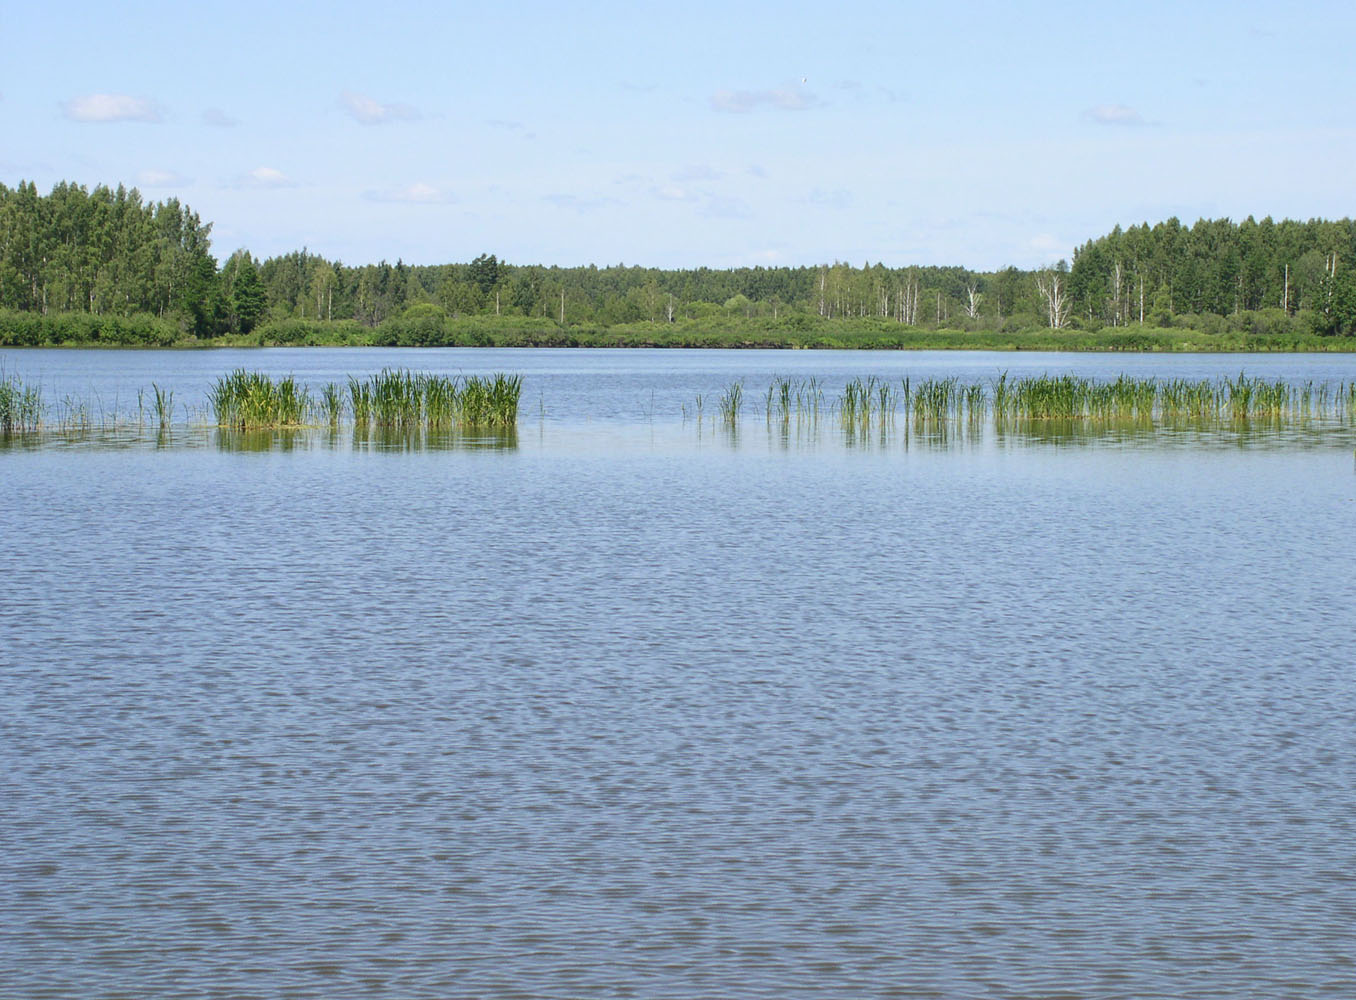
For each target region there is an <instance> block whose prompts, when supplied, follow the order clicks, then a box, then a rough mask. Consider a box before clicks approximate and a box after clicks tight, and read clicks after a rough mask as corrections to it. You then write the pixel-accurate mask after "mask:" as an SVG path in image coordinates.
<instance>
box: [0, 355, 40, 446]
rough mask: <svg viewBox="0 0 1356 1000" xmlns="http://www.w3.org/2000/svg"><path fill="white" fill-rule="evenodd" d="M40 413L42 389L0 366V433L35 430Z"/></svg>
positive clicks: (37, 426)
mask: <svg viewBox="0 0 1356 1000" xmlns="http://www.w3.org/2000/svg"><path fill="white" fill-rule="evenodd" d="M42 414H43V403H42V390H41V389H40V388H39V387H38V386H36V385H28V384H27V383H25V382H24V381H23V380H22V379H21V378H19V377H18V376H17V375H7V374H6V373H5V371H4V369H3V368H0V434H14V433H23V432H25V431H36V430H37V429H38V428H39V426H40V425H41V424H42Z"/></svg>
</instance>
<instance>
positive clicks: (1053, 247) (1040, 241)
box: [1028, 233, 1068, 258]
mask: <svg viewBox="0 0 1356 1000" xmlns="http://www.w3.org/2000/svg"><path fill="white" fill-rule="evenodd" d="M1028 246H1029V247H1030V248H1031V249H1032V250H1034V251H1035V252H1036V253H1038V254H1040V255H1041V256H1043V257H1051V258H1052V257H1053V255H1054V254H1064V253H1067V252H1068V243H1067V241H1065V240H1061V239H1059V238H1058V237H1056V236H1052V235H1051V234H1050V233H1038V234H1037V235H1035V236H1033V237H1031V239H1030V241H1029V242H1028Z"/></svg>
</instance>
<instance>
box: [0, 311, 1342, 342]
mask: <svg viewBox="0 0 1356 1000" xmlns="http://www.w3.org/2000/svg"><path fill="white" fill-rule="evenodd" d="M23 347H83V348H139V347H142V348H144V347H160V348H164V347H174V348H210V347H547V348H550V347H555V348H562V347H581V348H597V347H632V348H637V347H639V348H645V347H650V348H655V347H658V348H726V349H731V348H735V349H738V348H764V349H767V348H772V349H785V350H903V351H909V350H914V351H924V350H926V351H936V350H947V351H950V350H962V351H963V350H976V351H1139V352H1271V351H1289V352H1356V337H1344V336H1321V335H1318V334H1313V333H1300V332H1296V331H1287V332H1255V331H1249V330H1245V329H1222V330H1219V331H1210V330H1198V329H1190V328H1181V327H1154V326H1149V325H1140V324H1131V325H1129V326H1121V327H1103V328H1101V329H1099V330H1052V329H1048V328H1041V327H1035V328H1030V329H1017V330H1007V329H1004V330H948V329H928V328H922V327H912V326H906V325H902V324H899V323H896V322H893V321H889V320H880V319H876V318H866V319H861V320H843V319H837V320H832V321H828V320H818V319H817V318H812V317H805V316H794V317H791V318H789V319H787V320H781V321H774V320H766V319H753V320H748V321H735V322H723V323H722V322H692V321H688V322H677V323H664V322H658V323H650V322H640V323H625V324H614V325H609V326H604V325H588V324H581V325H577V326H561V325H559V324H556V323H552V322H550V321H543V320H540V319H530V318H526V317H518V316H511V317H510V316H506V317H463V318H455V319H454V318H451V317H447V316H441V315H437V314H435V313H432V312H431V311H430V312H426V313H423V314H422V315H406V316H402V317H398V318H394V319H388V320H386V321H384V322H382V323H380V324H378V325H377V326H374V327H369V326H364V325H363V324H360V323H357V322H354V321H352V320H335V321H331V322H326V321H320V320H296V319H289V320H281V321H276V322H270V323H264V324H262V325H260V326H258V327H256V328H255V329H254V330H252V331H251V332H250V333H248V334H225V335H222V336H216V337H210V338H205V337H197V336H195V335H194V334H193V333H192V332H191V331H190V330H187V329H185V328H184V327H183V326H182V325H181V324H177V323H175V322H173V321H170V320H162V319H158V318H156V317H154V316H149V315H145V314H140V315H132V316H93V315H90V314H87V313H86V314H82V313H57V314H50V315H46V316H44V315H41V314H38V313H27V312H0V348H23Z"/></svg>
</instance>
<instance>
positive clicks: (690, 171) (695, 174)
mask: <svg viewBox="0 0 1356 1000" xmlns="http://www.w3.org/2000/svg"><path fill="white" fill-rule="evenodd" d="M724 176H725V174H724V172H723V171H720V170H717V169H716V168H715V167H713V166H711V165H710V164H709V163H689V164H687V166H684V167H679V168H678V169H677V170H675V171H674V172H673V173H671V174H669V177H670V178H671V179H673V180H675V181H678V182H679V183H683V182H685V181H718V180H720V179H721V178H722V177H724Z"/></svg>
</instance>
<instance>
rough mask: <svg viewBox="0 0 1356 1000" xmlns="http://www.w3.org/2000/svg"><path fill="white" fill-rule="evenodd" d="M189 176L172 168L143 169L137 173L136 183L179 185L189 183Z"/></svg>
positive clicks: (142, 184) (164, 185) (143, 184)
mask: <svg viewBox="0 0 1356 1000" xmlns="http://www.w3.org/2000/svg"><path fill="white" fill-rule="evenodd" d="M191 180H192V179H191V178H189V177H185V176H184V175H183V174H178V173H175V172H174V171H173V170H154V169H152V170H143V171H141V173H139V174H137V183H138V184H140V185H141V186H142V187H179V186H180V185H183V184H188V183H191Z"/></svg>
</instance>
